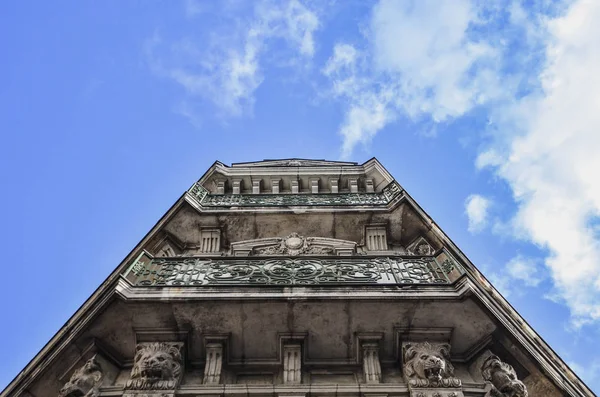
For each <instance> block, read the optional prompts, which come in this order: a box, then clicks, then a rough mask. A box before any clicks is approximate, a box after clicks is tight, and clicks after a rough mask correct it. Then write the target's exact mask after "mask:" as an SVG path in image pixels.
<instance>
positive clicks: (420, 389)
mask: <svg viewBox="0 0 600 397" xmlns="http://www.w3.org/2000/svg"><path fill="white" fill-rule="evenodd" d="M402 352H403V354H402V358H403V368H402V369H403V372H404V377H405V379H406V381H407V383H408V388H409V391H410V395H411V397H463V392H462V387H461V381H460V379H458V378H455V377H454V367H453V365H452V363H451V362H450V344H449V343H440V342H405V343H403V345H402Z"/></svg>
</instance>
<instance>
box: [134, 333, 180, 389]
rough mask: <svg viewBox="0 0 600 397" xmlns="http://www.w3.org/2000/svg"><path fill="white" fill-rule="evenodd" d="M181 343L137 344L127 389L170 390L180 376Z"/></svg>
mask: <svg viewBox="0 0 600 397" xmlns="http://www.w3.org/2000/svg"><path fill="white" fill-rule="evenodd" d="M182 362H183V358H182V355H181V343H167V342H151V343H138V345H137V349H136V354H135V358H134V364H133V369H132V370H131V379H130V380H129V381H128V382H127V387H128V388H133V389H172V388H174V387H175V384H176V382H177V381H178V380H179V376H180V375H181V366H182Z"/></svg>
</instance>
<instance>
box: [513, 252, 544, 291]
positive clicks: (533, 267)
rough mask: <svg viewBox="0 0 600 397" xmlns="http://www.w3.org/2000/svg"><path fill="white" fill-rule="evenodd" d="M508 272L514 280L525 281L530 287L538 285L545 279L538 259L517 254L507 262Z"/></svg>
mask: <svg viewBox="0 0 600 397" xmlns="http://www.w3.org/2000/svg"><path fill="white" fill-rule="evenodd" d="M506 272H507V274H508V275H509V276H510V277H511V278H512V279H514V280H519V281H521V282H523V283H524V284H525V285H526V286H528V287H536V286H537V285H538V284H539V283H540V282H541V281H542V280H543V278H544V277H543V273H542V270H541V269H540V268H539V266H538V261H537V260H536V259H533V258H526V257H524V256H522V255H517V256H515V257H514V258H512V259H511V260H510V261H509V262H508V263H507V264H506Z"/></svg>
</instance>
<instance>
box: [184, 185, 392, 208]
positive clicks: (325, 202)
mask: <svg viewBox="0 0 600 397" xmlns="http://www.w3.org/2000/svg"><path fill="white" fill-rule="evenodd" d="M188 192H189V193H190V194H191V195H192V196H193V197H194V198H196V200H197V201H198V203H199V204H200V205H201V206H203V207H271V206H337V205H369V206H372V205H387V204H388V203H389V202H390V201H392V200H393V199H395V198H396V197H398V196H400V194H401V192H402V189H401V188H400V185H398V183H396V182H392V183H390V184H389V185H387V186H386V187H385V188H384V189H383V190H382V191H381V193H339V194H331V193H323V194H312V193H298V194H210V193H209V192H208V191H207V190H206V189H204V188H203V187H202V186H201V185H200V184H199V183H198V182H196V183H195V184H194V185H193V186H192V187H191V188H190V189H189V190H188Z"/></svg>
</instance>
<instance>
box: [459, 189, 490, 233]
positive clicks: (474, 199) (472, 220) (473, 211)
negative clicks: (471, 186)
mask: <svg viewBox="0 0 600 397" xmlns="http://www.w3.org/2000/svg"><path fill="white" fill-rule="evenodd" d="M490 205H491V201H490V200H489V199H488V198H485V197H483V196H481V195H479V194H472V195H470V196H469V197H467V199H466V200H465V213H466V214H467V217H468V218H469V232H471V233H478V232H480V231H482V230H483V229H484V228H485V227H486V226H487V224H488V211H489V209H490Z"/></svg>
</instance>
